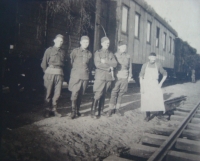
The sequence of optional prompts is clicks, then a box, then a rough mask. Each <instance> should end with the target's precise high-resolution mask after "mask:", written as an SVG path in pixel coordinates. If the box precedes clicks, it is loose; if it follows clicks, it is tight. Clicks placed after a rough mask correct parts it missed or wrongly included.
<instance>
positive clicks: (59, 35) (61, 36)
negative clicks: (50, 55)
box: [55, 34, 64, 39]
mask: <svg viewBox="0 0 200 161" xmlns="http://www.w3.org/2000/svg"><path fill="white" fill-rule="evenodd" d="M57 37H60V38H62V39H63V38H64V36H63V35H61V34H58V35H56V37H55V39H56V38H57Z"/></svg>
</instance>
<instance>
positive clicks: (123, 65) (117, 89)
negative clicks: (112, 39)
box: [110, 52, 132, 108]
mask: <svg viewBox="0 0 200 161" xmlns="http://www.w3.org/2000/svg"><path fill="white" fill-rule="evenodd" d="M115 57H116V60H117V62H118V64H117V67H116V69H115V76H116V79H115V83H114V88H113V89H112V92H111V98H110V106H112V107H111V108H114V105H116V104H118V107H120V104H121V99H122V96H123V95H124V93H125V92H126V91H127V88H128V77H130V78H131V77H132V68H131V61H130V55H128V54H127V53H120V52H117V53H116V54H115Z"/></svg>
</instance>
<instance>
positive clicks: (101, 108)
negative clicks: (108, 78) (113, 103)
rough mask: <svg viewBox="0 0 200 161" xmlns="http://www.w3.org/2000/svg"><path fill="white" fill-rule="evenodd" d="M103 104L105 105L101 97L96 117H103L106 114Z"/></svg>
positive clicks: (103, 97) (103, 98)
mask: <svg viewBox="0 0 200 161" xmlns="http://www.w3.org/2000/svg"><path fill="white" fill-rule="evenodd" d="M104 104H105V96H101V98H100V101H99V109H98V116H99V117H100V116H101V115H102V116H105V115H106V113H105V112H104Z"/></svg>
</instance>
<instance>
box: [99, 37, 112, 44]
mask: <svg viewBox="0 0 200 161" xmlns="http://www.w3.org/2000/svg"><path fill="white" fill-rule="evenodd" d="M107 40H109V38H108V37H102V38H101V43H103V42H104V41H107ZM109 41H110V40H109Z"/></svg>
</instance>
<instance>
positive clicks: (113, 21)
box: [94, 0, 178, 80]
mask: <svg viewBox="0 0 200 161" xmlns="http://www.w3.org/2000/svg"><path fill="white" fill-rule="evenodd" d="M97 1H98V0H97ZM105 2H107V3H108V5H106V6H108V7H109V10H108V11H107V10H106V8H105V9H104V10H103V11H101V12H105V14H107V24H105V21H103V22H104V23H103V24H102V25H104V26H105V28H106V31H107V33H108V37H109V38H110V39H111V44H110V49H111V50H112V51H116V50H117V44H118V41H119V40H122V39H123V40H125V41H127V42H128V53H129V54H130V55H131V57H132V68H133V69H132V71H133V77H134V79H135V80H138V74H139V72H140V69H141V65H142V64H143V63H145V62H146V61H147V60H148V54H149V53H150V52H155V53H156V54H157V57H158V61H159V62H160V63H161V64H162V65H163V67H164V68H166V69H167V70H168V72H169V73H170V74H171V73H173V68H174V49H175V48H174V40H175V38H176V37H177V36H178V34H177V32H176V31H175V30H174V29H173V28H172V27H171V26H170V25H169V24H168V23H167V22H166V21H165V20H164V19H162V18H161V17H160V16H159V15H158V14H157V13H156V12H155V11H154V10H153V9H152V8H151V7H150V6H149V5H148V4H147V3H146V2H145V1H142V0H120V1H119V0H110V1H109V2H108V1H105ZM105 2H104V3H105ZM100 3H102V2H101V1H100ZM106 12H108V13H106ZM97 14H98V12H97ZM99 14H100V13H99ZM101 14H102V13H101ZM102 15H104V14H102ZM101 19H102V18H101V17H100V18H99V20H98V19H97V20H96V21H97V23H98V24H101ZM97 33H98V32H97ZM99 33H100V32H99ZM95 38H96V39H98V38H99V35H98V34H97V35H95ZM97 41H98V40H97ZM94 48H95V47H94Z"/></svg>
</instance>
